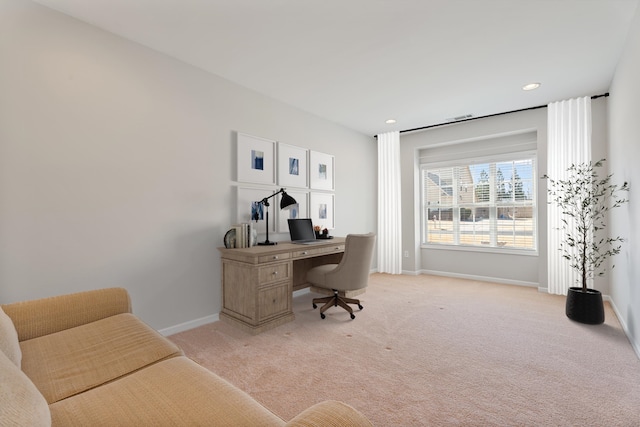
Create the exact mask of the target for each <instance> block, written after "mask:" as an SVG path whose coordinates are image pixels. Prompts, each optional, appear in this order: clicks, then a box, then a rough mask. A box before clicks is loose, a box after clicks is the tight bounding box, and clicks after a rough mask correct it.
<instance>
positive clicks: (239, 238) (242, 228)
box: [224, 223, 258, 249]
mask: <svg viewBox="0 0 640 427" xmlns="http://www.w3.org/2000/svg"><path fill="white" fill-rule="evenodd" d="M257 243H258V230H256V229H255V228H254V227H253V224H251V223H242V224H237V225H235V226H233V228H231V229H230V230H229V231H227V233H226V234H225V235H224V247H225V248H227V249H233V248H249V247H251V246H255V245H256V244H257Z"/></svg>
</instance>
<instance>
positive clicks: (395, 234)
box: [378, 132, 402, 274]
mask: <svg viewBox="0 0 640 427" xmlns="http://www.w3.org/2000/svg"><path fill="white" fill-rule="evenodd" d="M400 204H401V198H400V132H387V133H383V134H381V135H378V271H379V272H381V273H391V274H400V273H402V221H401V219H402V217H401V212H402V211H401V206H400Z"/></svg>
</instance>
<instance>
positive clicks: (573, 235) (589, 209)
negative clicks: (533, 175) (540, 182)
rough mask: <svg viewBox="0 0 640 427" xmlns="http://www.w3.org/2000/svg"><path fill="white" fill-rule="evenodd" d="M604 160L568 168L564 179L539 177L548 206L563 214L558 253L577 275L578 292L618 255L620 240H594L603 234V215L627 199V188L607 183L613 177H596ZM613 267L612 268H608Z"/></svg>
mask: <svg viewBox="0 0 640 427" xmlns="http://www.w3.org/2000/svg"><path fill="white" fill-rule="evenodd" d="M605 161H606V159H601V160H599V161H597V162H595V163H593V162H588V163H580V164H574V165H571V166H570V167H569V168H568V169H567V172H568V174H569V176H568V177H567V178H566V179H551V178H549V177H548V176H547V175H544V176H543V177H542V178H544V179H547V180H548V182H549V188H548V194H549V196H550V201H549V203H555V204H556V205H557V206H558V207H559V208H560V209H561V210H562V214H563V215H564V217H563V219H562V227H560V230H561V231H562V232H563V233H564V239H563V242H562V243H561V247H560V250H561V251H562V256H563V257H564V258H565V259H567V260H569V262H570V263H571V264H570V265H571V268H573V269H575V270H576V271H577V272H578V273H579V275H580V279H579V280H580V281H581V283H578V285H581V286H582V290H583V291H585V292H586V290H587V279H589V278H592V277H594V276H595V275H598V276H602V275H603V274H604V273H605V271H606V268H605V266H604V262H605V261H606V260H607V258H609V257H611V256H614V255H617V254H618V253H620V249H621V248H622V242H624V241H625V239H623V238H622V237H620V236H618V237H598V236H600V235H603V234H605V233H603V232H602V230H604V229H605V228H606V219H607V212H608V211H610V210H611V209H614V208H617V207H620V206H622V205H623V204H624V203H627V202H628V201H629V200H628V199H627V198H625V197H622V196H621V195H620V194H621V192H628V191H629V185H628V183H627V182H625V183H624V184H622V185H617V184H613V183H611V177H612V176H613V174H610V175H606V176H605V177H604V178H600V177H599V175H598V171H597V169H598V168H601V167H602V166H603V165H604V162H605ZM612 268H613V266H612Z"/></svg>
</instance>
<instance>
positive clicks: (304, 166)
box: [278, 142, 309, 188]
mask: <svg viewBox="0 0 640 427" xmlns="http://www.w3.org/2000/svg"><path fill="white" fill-rule="evenodd" d="M308 163H309V150H307V149H306V148H301V147H296V146H294V145H288V144H283V143H281V142H279V143H278V185H280V186H283V187H298V188H308V187H309V180H308V175H309V174H308Z"/></svg>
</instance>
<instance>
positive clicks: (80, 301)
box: [2, 288, 131, 341]
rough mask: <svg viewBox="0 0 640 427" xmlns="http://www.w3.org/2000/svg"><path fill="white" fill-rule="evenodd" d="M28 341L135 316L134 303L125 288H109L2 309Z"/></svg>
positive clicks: (20, 334) (38, 300) (42, 299)
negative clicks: (114, 318)
mask: <svg viewBox="0 0 640 427" xmlns="http://www.w3.org/2000/svg"><path fill="white" fill-rule="evenodd" d="M2 309H3V310H4V312H5V313H6V314H7V315H8V316H9V317H10V318H11V320H12V321H13V324H14V326H15V328H16V331H17V332H18V340H19V341H26V340H29V339H32V338H37V337H40V336H43V335H48V334H52V333H54V332H59V331H63V330H65V329H70V328H74V327H76V326H80V325H84V324H86V323H91V322H94V321H96V320H100V319H104V318H106V317H110V316H114V315H116V314H121V313H131V299H130V298H129V293H128V292H127V290H126V289H123V288H107V289H97V290H92V291H85V292H78V293H74V294H67V295H60V296H55V297H49V298H41V299H36V300H31V301H24V302H16V303H12V304H6V305H3V306H2Z"/></svg>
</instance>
